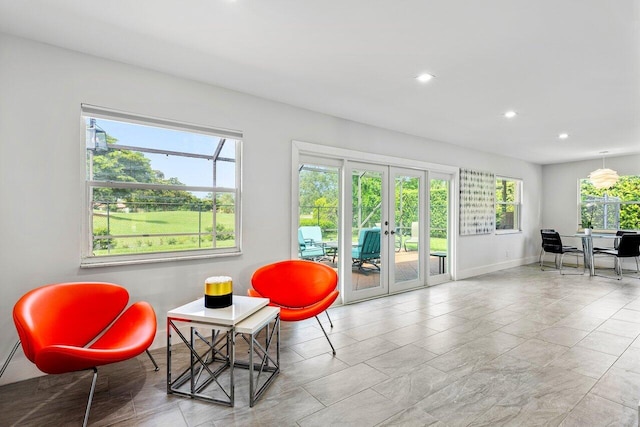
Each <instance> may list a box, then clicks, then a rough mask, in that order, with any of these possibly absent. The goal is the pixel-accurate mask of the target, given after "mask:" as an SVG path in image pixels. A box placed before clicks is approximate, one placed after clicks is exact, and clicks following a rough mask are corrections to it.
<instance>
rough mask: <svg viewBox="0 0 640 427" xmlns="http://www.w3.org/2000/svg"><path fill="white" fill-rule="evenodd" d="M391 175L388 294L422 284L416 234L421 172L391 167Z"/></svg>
mask: <svg viewBox="0 0 640 427" xmlns="http://www.w3.org/2000/svg"><path fill="white" fill-rule="evenodd" d="M391 172H392V173H391V175H392V176H393V178H392V179H393V182H392V183H391V184H392V186H393V188H394V200H393V203H394V206H393V210H392V211H391V212H392V213H393V215H391V216H390V226H389V234H390V241H389V248H390V251H389V253H390V255H391V257H390V262H389V265H390V267H391V269H390V278H389V291H390V292H398V291H402V290H407V289H411V288H415V287H418V286H422V285H423V284H424V278H423V274H422V268H421V266H422V265H424V259H423V257H422V256H421V254H422V250H421V249H420V246H421V245H420V244H419V243H420V239H419V233H420V229H421V228H423V227H421V218H422V216H423V215H422V214H421V212H423V211H424V210H423V209H422V208H421V205H422V191H423V189H422V182H423V180H424V175H425V173H424V172H418V171H412V170H403V169H399V168H391Z"/></svg>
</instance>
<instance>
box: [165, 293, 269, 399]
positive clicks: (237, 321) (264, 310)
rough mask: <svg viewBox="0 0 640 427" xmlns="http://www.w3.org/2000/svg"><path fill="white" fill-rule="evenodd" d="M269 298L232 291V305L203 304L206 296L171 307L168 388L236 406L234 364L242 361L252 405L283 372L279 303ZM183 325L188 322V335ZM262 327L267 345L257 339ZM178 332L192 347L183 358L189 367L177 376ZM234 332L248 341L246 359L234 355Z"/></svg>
mask: <svg viewBox="0 0 640 427" xmlns="http://www.w3.org/2000/svg"><path fill="white" fill-rule="evenodd" d="M268 303H269V300H268V299H267V298H253V297H245V296H240V295H234V296H233V305H231V306H230V307H225V308H218V309H210V308H205V306H204V298H200V299H198V300H196V301H193V302H190V303H188V304H185V305H183V306H181V307H177V308H175V309H173V310H170V311H168V312H167V393H168V394H177V395H182V396H188V397H191V398H196V399H201V400H206V401H209V402H215V403H220V404H224V405H227V406H233V405H234V401H235V398H234V397H235V396H234V390H235V383H234V372H233V370H234V368H235V367H242V368H247V369H249V373H250V405H251V406H253V404H254V403H255V401H256V400H257V399H258V398H259V397H260V396H261V395H262V393H264V391H265V390H266V388H267V386H269V384H271V382H272V381H273V379H274V378H275V376H276V375H277V374H278V373H279V372H280V316H279V314H280V309H279V308H277V307H267V305H268ZM270 325H273V326H272V327H271V326H270ZM181 326H182V329H184V328H185V327H188V328H189V331H190V333H189V334H188V335H189V338H187V337H186V336H185V333H184V331H183V330H181ZM262 330H265V331H266V334H265V342H264V345H262V344H261V343H259V342H258V341H257V339H256V337H257V336H258V335H259V334H260V332H261V331H262ZM209 331H211V334H210V335H209ZM174 333H175V334H176V335H177V336H178V337H179V338H180V340H181V342H182V344H184V346H185V347H186V348H187V349H188V353H189V360H188V362H186V363H185V362H183V363H182V365H186V366H187V367H186V368H185V369H184V370H182V371H181V372H180V373H179V374H177V375H175V376H174V374H173V372H172V368H173V365H172V363H173V362H174V360H173V359H174V357H173V352H174V350H175V349H174V348H172V345H173V343H172V335H173V334H174ZM236 336H240V337H242V338H243V339H244V340H245V341H247V343H248V344H249V347H250V352H249V360H248V362H245V361H236V360H235V340H236ZM274 337H275V344H274V340H273V338H274ZM177 343H178V344H180V341H178V342H177ZM274 346H275V349H274V348H273V347H274ZM274 351H275V353H276V354H275V355H273V353H274ZM254 355H257V356H258V359H259V360H260V362H259V363H254ZM256 374H257V375H256ZM261 380H262V381H261Z"/></svg>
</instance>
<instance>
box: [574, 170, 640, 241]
mask: <svg viewBox="0 0 640 427" xmlns="http://www.w3.org/2000/svg"><path fill="white" fill-rule="evenodd" d="M589 222H591V226H592V227H593V228H595V229H599V230H618V229H619V230H640V176H638V175H628V176H621V177H620V179H619V180H618V182H617V183H616V184H615V185H614V186H613V187H611V188H607V189H597V188H595V187H594V186H593V184H592V183H591V181H589V180H588V179H581V180H580V224H581V225H582V226H583V227H584V226H585V224H588V223H589Z"/></svg>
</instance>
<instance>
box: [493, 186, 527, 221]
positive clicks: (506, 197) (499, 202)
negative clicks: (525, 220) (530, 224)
mask: <svg viewBox="0 0 640 427" xmlns="http://www.w3.org/2000/svg"><path fill="white" fill-rule="evenodd" d="M521 205H522V181H521V180H519V179H513V178H505V177H501V176H498V177H496V230H497V231H498V232H500V231H519V230H520V229H521V224H520V210H521V209H520V207H521Z"/></svg>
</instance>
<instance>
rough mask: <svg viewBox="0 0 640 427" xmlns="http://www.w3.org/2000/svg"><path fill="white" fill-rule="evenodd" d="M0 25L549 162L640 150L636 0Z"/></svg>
mask: <svg viewBox="0 0 640 427" xmlns="http://www.w3.org/2000/svg"><path fill="white" fill-rule="evenodd" d="M0 31H1V32H5V33H9V34H15V35H18V36H22V37H26V38H30V39H35V40H39V41H43V42H46V43H50V44H53V45H57V46H62V47H65V48H69V49H73V50H77V51H81V52H86V53H89V54H92V55H96V56H101V57H105V58H110V59H114V60H117V61H122V62H126V63H131V64H136V65H139V66H143V67H147V68H150V69H155V70H160V71H163V72H167V73H170V74H174V75H178V76H182V77H186V78H190V79H195V80H199V81H203V82H207V83H211V84H214V85H217V86H222V87H226V88H230V89H235V90H238V91H241V92H245V93H250V94H254V95H258V96H261V97H265V98H269V99H273V100H277V101H281V102H284V103H287V104H291V105H295V106H299V107H303V108H307V109H310V110H314V111H319V112H323V113H326V114H330V115H333V116H338V117H343V118H346V119H350V120H355V121H358V122H362V123H367V124H371V125H375V126H380V127H384V128H388V129H393V130H396V131H400V132H405V133H408V134H413V135H418V136H422V137H425V138H429V139H434V140H440V141H445V142H450V143H453V144H457V145H461V146H465V147H470V148H475V149H479V150H484V151H489V152H494V153H500V154H504V155H508V156H512V157H516V158H520V159H524V160H528V161H532V162H535V163H540V164H548V163H559V162H565V161H572V160H581V159H590V158H599V157H601V155H600V154H599V153H600V152H602V151H605V150H606V151H609V153H610V154H608V156H617V155H623V154H628V153H638V152H640V0H615V1H614V0H483V1H473V0H236V1H232V0H188V1H176V0H174V1H171V0H135V1H132V0H109V1H107V0H103V1H98V0H55V1H50V0H0ZM421 72H429V73H431V74H434V75H435V76H436V78H435V79H434V80H432V81H431V82H429V83H427V84H420V83H418V82H417V81H416V80H415V76H416V75H417V74H419V73H421ZM510 109H513V110H515V111H517V113H518V116H517V117H516V118H514V119H511V120H508V119H506V118H504V117H503V116H502V115H503V113H504V112H505V111H507V110H510ZM561 132H567V133H569V135H570V137H569V138H568V139H566V140H564V141H560V140H559V139H558V134H559V133H561ZM391 143H392V142H391Z"/></svg>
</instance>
